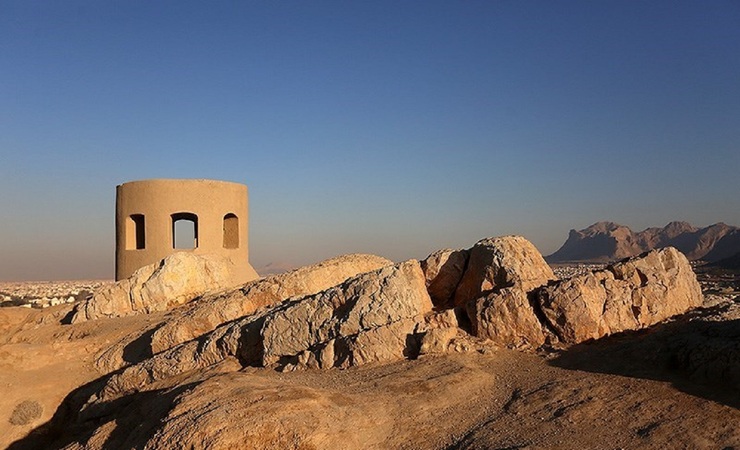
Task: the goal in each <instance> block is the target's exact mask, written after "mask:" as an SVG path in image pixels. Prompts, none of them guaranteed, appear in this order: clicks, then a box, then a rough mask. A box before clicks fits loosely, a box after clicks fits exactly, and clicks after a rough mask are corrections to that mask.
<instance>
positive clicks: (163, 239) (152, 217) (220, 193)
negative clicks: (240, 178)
mask: <svg viewBox="0 0 740 450" xmlns="http://www.w3.org/2000/svg"><path fill="white" fill-rule="evenodd" d="M180 219H185V220H187V221H190V222H193V224H194V226H195V229H196V231H197V240H196V243H197V245H196V246H195V247H194V248H192V249H176V248H175V246H174V243H175V242H174V231H175V227H174V222H175V221H176V220H180ZM248 224H249V215H248V193H247V186H245V185H243V184H239V183H232V182H227V181H216V180H190V179H154V180H142V181H132V182H128V183H123V184H121V185H119V186H117V187H116V280H120V279H123V278H127V277H129V276H130V275H131V274H133V273H134V271H136V270H137V269H139V268H140V267H143V266H146V265H148V264H152V263H155V262H157V261H159V260H161V259H162V258H165V257H166V256H168V255H170V254H172V253H174V252H178V251H188V252H193V253H195V254H217V255H222V256H225V257H226V258H228V259H229V260H230V261H231V262H232V263H233V264H234V266H233V267H234V274H233V281H234V284H241V283H245V282H247V281H250V280H253V279H255V278H257V277H258V275H257V273H256V272H255V271H254V269H253V268H252V266H251V265H250V264H249V249H248V248H249V247H248V244H249V237H248ZM194 245H195V243H194Z"/></svg>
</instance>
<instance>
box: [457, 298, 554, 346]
mask: <svg viewBox="0 0 740 450" xmlns="http://www.w3.org/2000/svg"><path fill="white" fill-rule="evenodd" d="M466 311H467V313H468V317H469V318H470V323H471V328H472V332H473V335H475V336H476V337H479V338H482V339H488V340H490V341H493V342H494V343H496V344H498V345H501V346H505V347H513V348H529V349H531V348H537V347H539V346H541V345H542V344H544V343H545V333H544V332H543V329H542V324H541V323H540V321H539V320H538V319H537V316H536V315H535V312H534V308H533V307H532V305H531V304H530V300H529V298H527V293H526V292H524V291H523V290H522V289H519V288H517V287H512V288H504V289H501V290H500V291H497V292H493V293H490V294H487V295H486V296H484V297H479V298H477V299H473V300H470V301H468V303H467V305H466Z"/></svg>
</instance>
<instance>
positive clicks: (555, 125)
mask: <svg viewBox="0 0 740 450" xmlns="http://www.w3.org/2000/svg"><path fill="white" fill-rule="evenodd" d="M739 23H740V3H738V2H736V1H726V2H724V1H708V2H707V1H694V2H681V1H665V2H661V1H650V2H647V1H603V2H602V1H599V2H593V1H582V2H579V1H562V2H552V1H542V2H538V1H426V0H425V1H402V2H397V1H373V2H365V1H362V2H360V1H357V2H347V1H342V2H340V1H336V2H328V1H311V2H305V1H284V2H283V1H260V2H258V1H244V2H236V1H233V2H226V1H215V2H189V1H177V2H175V1H157V2H151V1H125V2H124V1H108V2H97V1H74V0H70V1H65V2H53V1H47V2H44V1H39V2H27V1H7V0H0V214H1V215H0V217H2V221H1V222H0V280H2V279H10V280H18V279H64V278H110V277H112V271H113V253H114V234H113V233H114V229H113V228H114V227H113V218H114V217H113V216H114V206H115V205H114V200H115V186H116V185H117V184H120V183H122V182H126V181H130V180H137V179H146V178H214V179H223V180H230V181H237V182H241V183H245V184H247V185H248V186H249V189H250V241H251V242H250V254H251V256H250V259H251V260H252V263H253V265H254V266H256V267H259V266H262V265H265V264H267V263H269V262H288V263H292V264H303V263H308V262H312V261H317V260H320V259H323V258H326V257H330V256H333V255H336V254H340V253H348V252H356V251H360V252H371V253H376V254H380V255H383V256H387V257H389V258H391V259H395V260H401V259H406V258H411V257H415V258H422V257H424V256H426V254H428V253H429V252H431V251H433V250H435V249H437V248H442V247H467V246H470V245H472V244H473V243H474V242H475V241H477V240H478V239H480V238H482V237H485V236H491V235H501V234H510V233H517V234H523V235H524V236H526V237H528V238H529V239H530V240H532V241H533V242H534V243H535V244H536V245H537V246H538V248H539V249H540V250H541V251H542V252H543V253H545V254H548V253H551V252H553V251H555V250H556V249H557V248H558V247H559V245H561V244H562V242H563V241H564V240H565V238H566V237H567V232H568V230H569V229H570V228H583V227H585V226H588V225H589V224H591V223H593V222H596V221H599V220H612V221H616V222H619V223H623V224H625V225H628V226H631V227H633V228H635V229H643V228H646V227H648V226H662V225H664V224H666V223H667V222H669V221H671V220H687V221H690V222H692V223H694V224H695V225H700V226H705V225H709V224H711V223H715V222H719V221H724V222H727V223H730V224H735V225H740V195H738V192H740V189H739V188H740V181H739V180H740V178H739V177H738V172H739V169H740V26H738V24H739Z"/></svg>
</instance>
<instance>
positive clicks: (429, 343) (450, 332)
mask: <svg viewBox="0 0 740 450" xmlns="http://www.w3.org/2000/svg"><path fill="white" fill-rule="evenodd" d="M457 332H458V329H457V328H432V329H430V330H428V331H427V332H426V333H424V336H422V338H421V347H420V349H419V354H420V355H429V354H434V353H446V352H447V351H448V350H449V346H450V342H451V341H452V339H454V338H455V336H457Z"/></svg>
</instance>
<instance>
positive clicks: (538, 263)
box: [455, 236, 555, 306]
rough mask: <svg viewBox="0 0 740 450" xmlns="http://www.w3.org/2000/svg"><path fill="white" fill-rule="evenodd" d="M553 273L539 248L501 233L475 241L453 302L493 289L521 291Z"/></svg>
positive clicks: (541, 283) (463, 301)
mask: <svg viewBox="0 0 740 450" xmlns="http://www.w3.org/2000/svg"><path fill="white" fill-rule="evenodd" d="M554 279H555V275H554V274H553V273H552V269H551V268H550V266H548V265H547V263H546V262H545V260H544V259H543V258H542V255H541V254H540V252H539V251H537V249H536V248H535V246H534V245H532V243H531V242H529V241H528V240H526V239H525V238H523V237H521V236H502V237H495V238H486V239H482V240H480V241H478V242H477V243H476V244H475V245H474V246H473V248H471V249H470V258H469V260H468V266H467V269H466V270H465V274H464V275H463V278H462V280H461V281H460V284H459V286H458V287H457V290H456V291H455V305H458V306H460V305H465V304H466V303H467V302H468V301H470V300H473V299H476V298H478V297H480V296H482V295H485V294H487V293H489V292H491V291H493V290H495V289H502V288H506V287H514V286H516V287H519V288H520V289H522V290H524V291H525V292H529V291H530V290H532V289H534V288H537V287H539V286H542V285H544V284H546V283H547V282H548V281H549V280H554Z"/></svg>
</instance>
